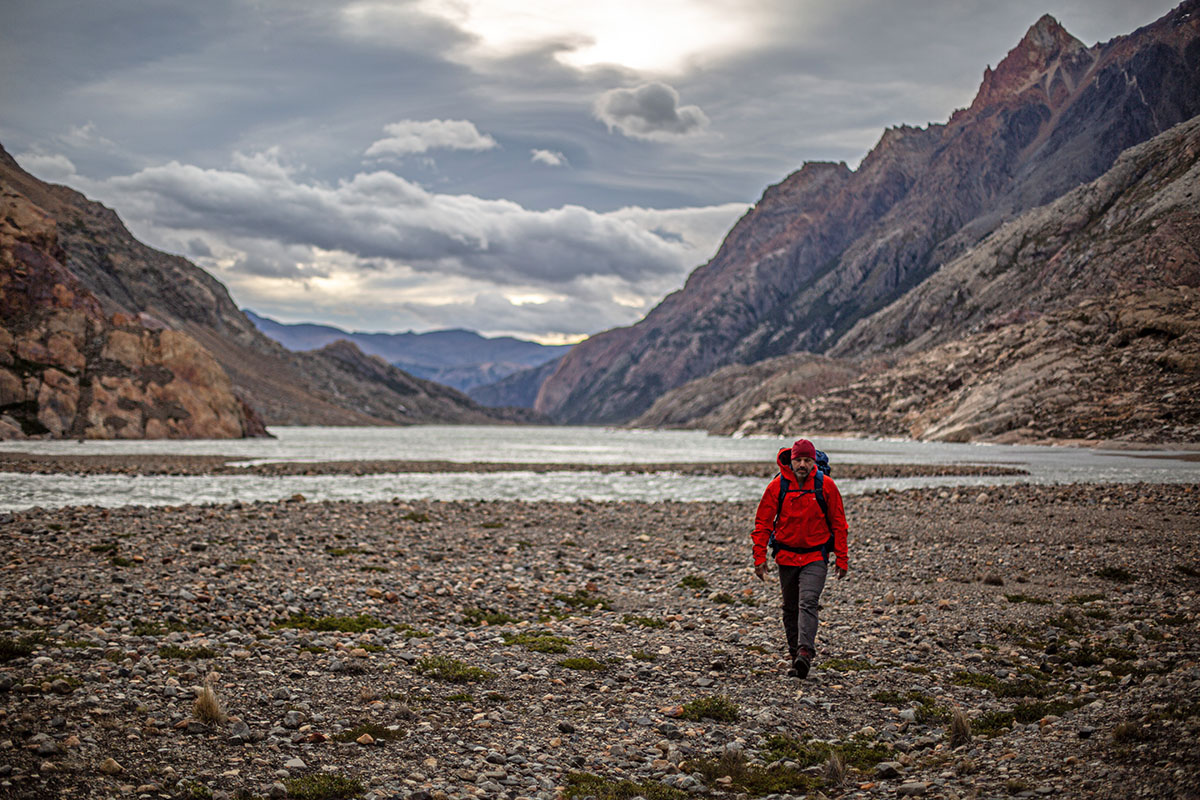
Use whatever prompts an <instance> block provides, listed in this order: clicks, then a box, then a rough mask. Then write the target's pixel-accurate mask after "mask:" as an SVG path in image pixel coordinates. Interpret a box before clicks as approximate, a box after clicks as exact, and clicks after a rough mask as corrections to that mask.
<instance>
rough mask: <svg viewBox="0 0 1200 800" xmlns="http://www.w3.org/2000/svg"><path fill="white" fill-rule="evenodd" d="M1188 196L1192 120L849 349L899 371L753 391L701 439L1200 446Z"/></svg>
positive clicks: (984, 251) (1196, 258)
mask: <svg viewBox="0 0 1200 800" xmlns="http://www.w3.org/2000/svg"><path fill="white" fill-rule="evenodd" d="M1197 198H1200V117H1196V118H1194V119H1192V120H1190V121H1188V122H1186V123H1184V124H1181V125H1178V126H1176V127H1174V128H1172V129H1170V130H1168V131H1166V132H1165V133H1162V134H1160V135H1159V136H1157V137H1155V138H1154V139H1152V140H1150V141H1149V142H1146V143H1144V144H1142V145H1139V146H1137V147H1134V148H1131V149H1130V150H1128V151H1126V152H1125V153H1124V154H1122V156H1121V157H1120V158H1119V159H1118V160H1117V163H1116V164H1114V165H1113V167H1112V169H1110V170H1109V171H1108V172H1106V173H1105V174H1104V175H1102V176H1101V177H1100V178H1098V179H1097V180H1095V181H1093V182H1092V183H1089V184H1086V185H1084V186H1081V187H1079V188H1077V189H1075V190H1073V191H1071V192H1069V193H1067V194H1066V195H1064V196H1063V197H1061V198H1059V199H1058V200H1057V201H1055V202H1054V203H1052V204H1050V205H1047V206H1042V207H1039V208H1036V209H1033V210H1031V211H1028V212H1026V213H1025V214H1024V215H1022V216H1021V217H1018V218H1017V219H1015V220H1013V221H1012V222H1010V223H1008V224H1006V225H1004V226H1002V227H1001V228H1000V229H998V230H997V231H995V232H994V233H993V234H991V235H990V236H989V237H988V238H987V239H985V240H984V241H983V242H981V243H980V244H979V245H978V246H977V247H976V248H974V249H973V250H971V251H969V252H967V253H965V254H963V255H962V256H960V257H959V258H957V259H955V260H954V261H952V262H951V263H949V264H947V265H946V266H945V267H943V268H942V269H941V270H940V271H939V272H938V273H937V274H936V275H934V276H933V277H932V278H930V279H929V280H927V281H925V282H924V283H923V284H922V285H921V286H919V287H917V288H916V289H914V290H912V291H911V292H909V293H908V294H907V295H905V296H904V297H903V298H901V299H900V300H898V301H896V302H895V303H893V304H892V305H891V306H889V307H888V308H886V309H884V310H882V311H880V312H879V313H877V314H875V315H873V316H872V317H870V318H868V319H866V320H863V321H861V322H860V323H859V324H858V325H857V326H855V328H854V329H853V330H851V331H850V333H849V334H847V336H846V337H845V339H844V340H843V344H844V346H845V347H846V348H847V349H850V350H853V351H856V352H860V353H861V352H876V353H879V354H881V357H880V359H876V361H880V360H882V358H884V357H886V358H888V359H897V358H899V363H895V364H894V366H891V367H890V368H886V366H885V368H883V369H878V368H877V369H875V370H874V371H872V372H869V373H868V374H865V375H863V376H861V377H859V378H857V379H856V380H853V381H851V382H848V383H847V384H846V385H844V386H840V387H833V388H831V390H830V391H828V392H825V393H823V394H821V395H819V396H817V397H815V398H814V397H805V396H804V395H802V394H800V393H797V392H795V391H791V390H779V389H777V388H774V387H772V386H771V385H770V381H764V382H763V383H762V384H761V385H760V386H758V387H755V389H754V390H753V391H752V392H751V393H750V396H749V397H750V399H753V400H756V401H757V405H755V406H754V407H753V408H752V409H750V410H749V411H748V412H747V413H743V414H741V415H740V417H738V415H736V414H735V415H732V416H729V415H727V416H725V417H724V418H721V419H711V418H710V419H706V420H705V421H704V422H702V423H700V424H703V425H704V426H705V427H707V428H708V429H709V430H712V431H714V432H719V433H735V432H740V433H769V434H784V433H788V432H791V431H795V430H810V431H812V430H820V431H841V432H860V433H869V434H872V435H877V436H911V437H914V438H922V439H936V440H945V441H970V440H988V441H1000V442H1004V441H1029V440H1038V439H1124V440H1129V441H1139V442H1147V443H1161V442H1181V443H1182V442H1190V443H1194V442H1196V441H1197V440H1200V203H1198V202H1197ZM770 363H771V362H763V366H766V365H768V364H770ZM859 363H861V360H860V362H859ZM689 386H691V384H688V385H687V386H684V387H680V389H678V390H676V392H675V393H673V394H678V393H682V392H684V391H685V390H687V389H688V387H689Z"/></svg>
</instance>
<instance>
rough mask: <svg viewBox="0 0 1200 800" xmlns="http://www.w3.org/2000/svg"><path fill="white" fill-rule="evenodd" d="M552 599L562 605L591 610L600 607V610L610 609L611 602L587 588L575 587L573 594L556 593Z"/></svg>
mask: <svg viewBox="0 0 1200 800" xmlns="http://www.w3.org/2000/svg"><path fill="white" fill-rule="evenodd" d="M554 599H555V600H557V601H558V602H560V603H562V604H563V605H566V606H569V607H571V608H574V609H587V610H588V611H593V610H595V609H597V608H598V609H600V610H601V611H610V610H612V603H610V602H609V600H608V598H606V597H602V596H601V595H598V594H592V593H591V592H589V591H588V590H587V589H576V590H575V592H574V594H556V595H554Z"/></svg>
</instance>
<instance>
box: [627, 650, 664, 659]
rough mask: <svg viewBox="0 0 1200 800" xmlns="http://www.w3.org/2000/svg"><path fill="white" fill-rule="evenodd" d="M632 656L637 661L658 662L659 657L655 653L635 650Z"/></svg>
mask: <svg viewBox="0 0 1200 800" xmlns="http://www.w3.org/2000/svg"><path fill="white" fill-rule="evenodd" d="M630 655H632V656H633V657H634V659H635V660H637V661H656V660H657V659H658V656H656V655H654V654H653V653H647V652H645V651H643V650H634V651H633V652H632V653H630Z"/></svg>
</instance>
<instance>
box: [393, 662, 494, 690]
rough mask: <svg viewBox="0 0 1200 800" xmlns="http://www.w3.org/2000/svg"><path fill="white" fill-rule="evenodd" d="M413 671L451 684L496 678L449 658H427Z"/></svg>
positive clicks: (417, 664) (415, 665)
mask: <svg viewBox="0 0 1200 800" xmlns="http://www.w3.org/2000/svg"><path fill="white" fill-rule="evenodd" d="M413 671H414V672H416V673H417V674H419V675H427V676H429V677H430V678H436V679H438V680H440V681H447V682H449V683H476V682H478V681H490V680H491V679H492V678H494V677H496V676H495V675H494V674H492V673H490V672H488V671H487V670H484V669H480V668H479V667H472V666H470V665H469V664H466V663H464V662H462V661H459V660H458V659H456V658H450V657H449V656H426V657H425V658H422V659H421V660H420V661H418V662H417V663H416V664H413Z"/></svg>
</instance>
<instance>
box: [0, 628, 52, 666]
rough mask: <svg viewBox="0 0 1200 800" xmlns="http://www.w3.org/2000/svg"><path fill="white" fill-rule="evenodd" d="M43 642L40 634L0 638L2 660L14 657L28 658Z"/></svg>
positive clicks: (0, 659)
mask: <svg viewBox="0 0 1200 800" xmlns="http://www.w3.org/2000/svg"><path fill="white" fill-rule="evenodd" d="M41 642H42V637H41V635H39V634H33V635H31V636H20V637H18V638H16V639H12V638H9V637H7V636H6V637H4V638H2V639H0V662H3V661H12V660H13V659H14V658H27V657H28V656H31V655H33V651H34V650H35V649H36V648H37V646H38V645H39V644H41Z"/></svg>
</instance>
